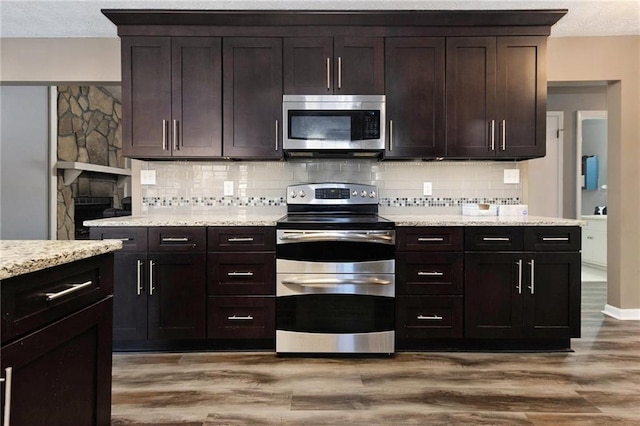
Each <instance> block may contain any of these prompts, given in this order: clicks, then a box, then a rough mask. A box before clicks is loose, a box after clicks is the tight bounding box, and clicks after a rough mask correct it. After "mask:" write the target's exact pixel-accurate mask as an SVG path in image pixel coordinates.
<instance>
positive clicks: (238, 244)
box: [208, 226, 276, 251]
mask: <svg viewBox="0 0 640 426" xmlns="http://www.w3.org/2000/svg"><path fill="white" fill-rule="evenodd" d="M208 240H209V251H275V249H276V244H275V242H276V230H275V228H274V227H272V226H226V227H215V228H209V235H208Z"/></svg>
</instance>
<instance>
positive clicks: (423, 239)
mask: <svg viewBox="0 0 640 426" xmlns="http://www.w3.org/2000/svg"><path fill="white" fill-rule="evenodd" d="M442 241H444V238H442V237H419V238H418V242H419V243H433V242H442Z"/></svg>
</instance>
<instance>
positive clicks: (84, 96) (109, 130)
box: [57, 86, 125, 240]
mask: <svg viewBox="0 0 640 426" xmlns="http://www.w3.org/2000/svg"><path fill="white" fill-rule="evenodd" d="M57 115H58V120H57V126H58V132H57V133H58V141H57V158H58V160H59V161H74V162H80V163H90V164H97V165H101V166H109V167H117V168H124V167H125V159H124V157H123V156H122V125H121V120H122V104H121V89H120V86H58V95H57ZM117 182H118V179H117V176H112V175H108V174H104V173H91V172H83V173H82V174H81V175H80V176H79V177H78V178H77V179H76V180H75V181H74V182H73V183H71V184H70V185H65V183H64V179H63V171H62V170H58V173H57V194H58V195H57V239H59V240H72V239H75V220H74V216H75V208H74V200H75V199H76V198H79V197H111V198H112V199H113V204H112V205H113V207H116V208H121V207H122V199H123V198H124V188H122V187H118V185H117Z"/></svg>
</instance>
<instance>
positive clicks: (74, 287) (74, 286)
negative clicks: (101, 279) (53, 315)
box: [46, 281, 93, 302]
mask: <svg viewBox="0 0 640 426" xmlns="http://www.w3.org/2000/svg"><path fill="white" fill-rule="evenodd" d="M92 284H93V281H86V282H83V283H82V284H71V287H69V288H68V289H66V290H62V291H59V292H57V293H47V294H46V296H47V302H51V301H52V300H56V299H57V298H59V297H62V296H66V295H67V294H71V293H74V292H76V291H80V290H82V289H83V288H85V287H88V286H90V285H92Z"/></svg>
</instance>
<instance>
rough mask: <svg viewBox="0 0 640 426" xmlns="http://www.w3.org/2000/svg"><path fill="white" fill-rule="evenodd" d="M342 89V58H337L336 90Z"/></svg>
mask: <svg viewBox="0 0 640 426" xmlns="http://www.w3.org/2000/svg"><path fill="white" fill-rule="evenodd" d="M340 89H342V57H341V56H338V90H340Z"/></svg>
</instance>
